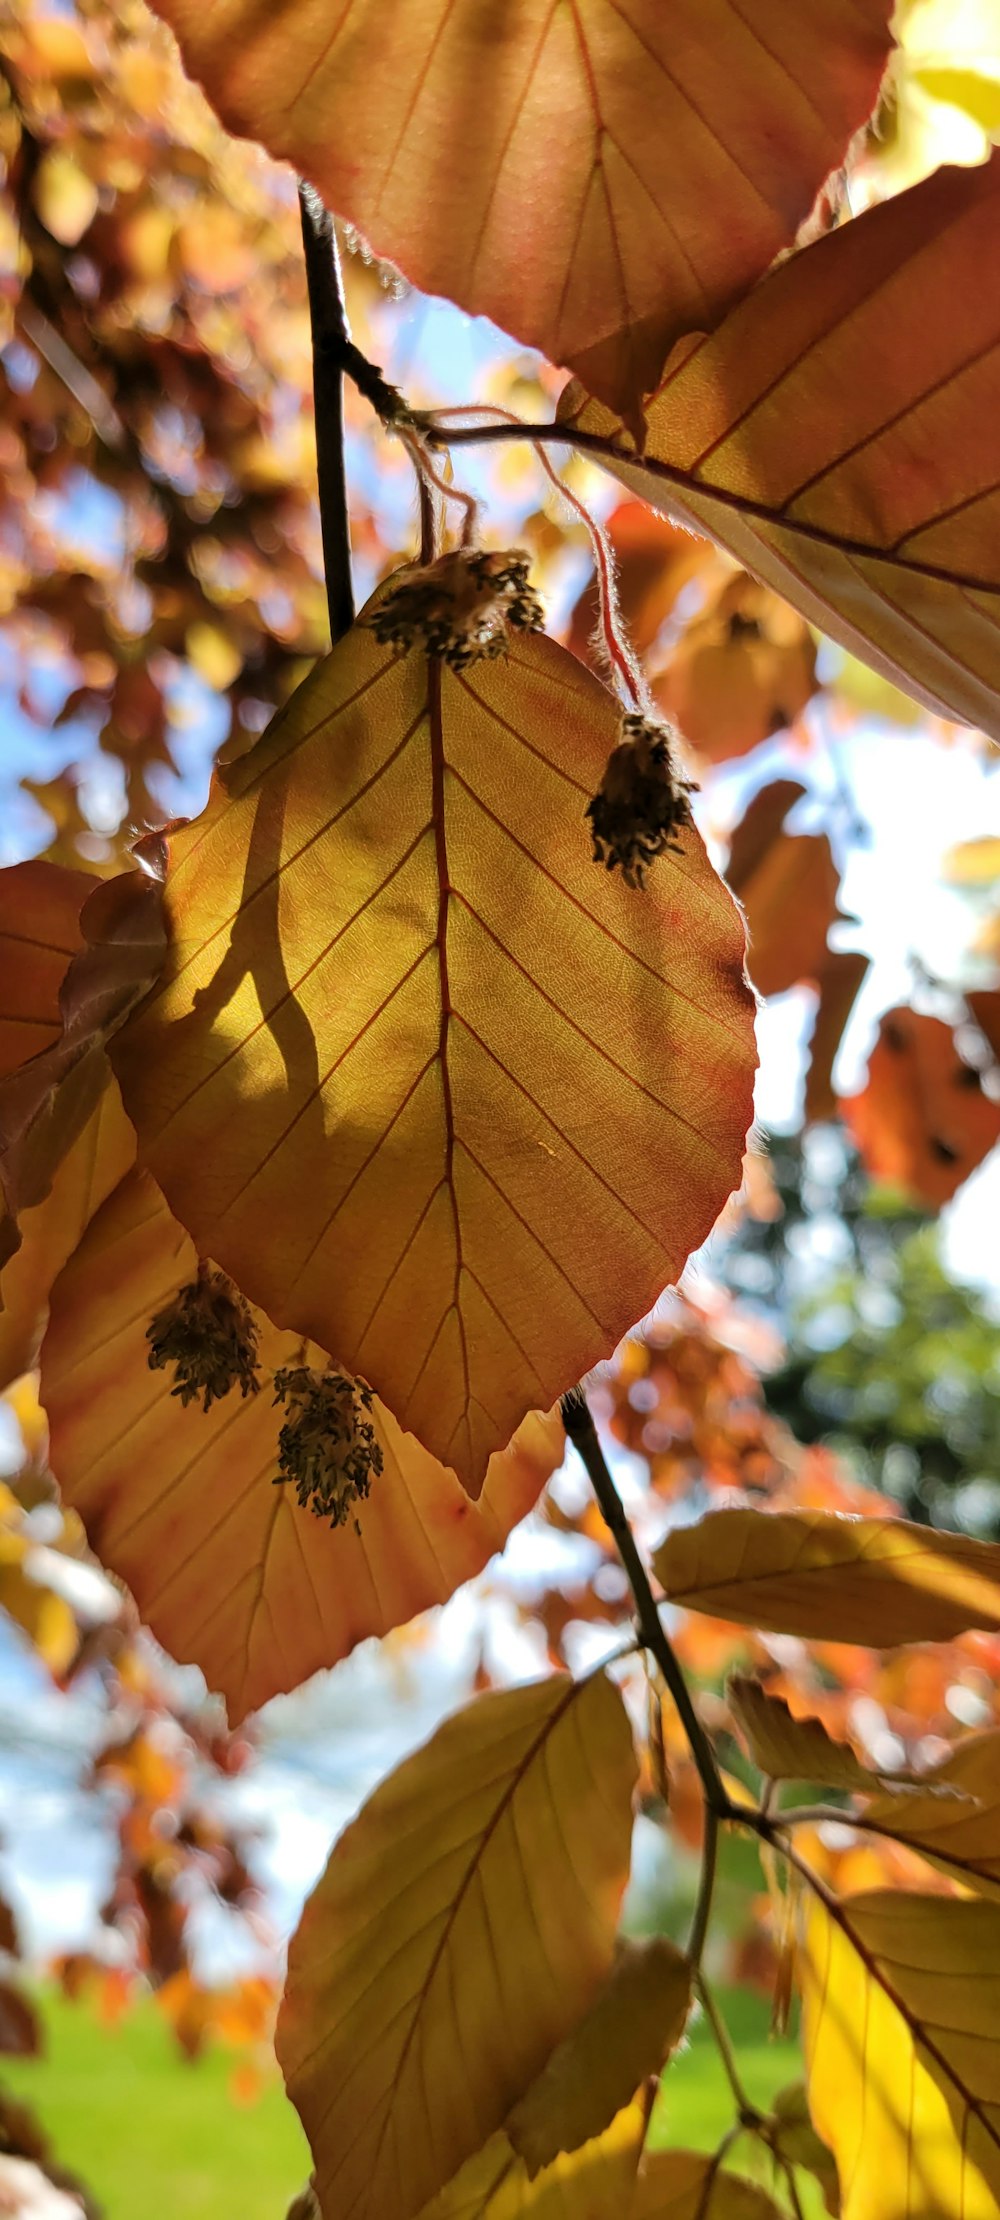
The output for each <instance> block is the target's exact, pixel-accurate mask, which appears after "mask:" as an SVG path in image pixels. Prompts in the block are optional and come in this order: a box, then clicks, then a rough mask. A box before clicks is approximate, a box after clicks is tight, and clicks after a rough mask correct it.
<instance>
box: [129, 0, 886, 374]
mask: <svg viewBox="0 0 1000 2220" xmlns="http://www.w3.org/2000/svg"><path fill="white" fill-rule="evenodd" d="M159 12H160V13H161V15H164V16H165V17H166V19H167V22H168V23H170V24H171V26H172V28H173V29H174V30H175V31H176V33H177V36H178V38H179V40H180V43H181V49H182V52H183V55H184V59H185V62H186V64H187V67H188V68H189V70H191V72H192V74H193V75H194V76H196V77H197V78H199V79H200V80H201V81H202V83H203V84H204V85H205V88H206V90H207V92H208V94H209V97H210V99H211V100H213V101H214V102H215V104H216V106H217V108H218V110H219V113H220V115H221V116H222V118H223V121H224V122H225V123H227V124H228V126H229V128H230V130H234V131H237V132H241V133H246V134H248V135H249V136H251V137H253V138H256V139H260V140H262V141H263V143H264V145H265V146H266V147H267V148H268V151H269V152H270V153H271V154H275V155H277V156H278V157H279V158H280V159H283V160H287V161H290V162H292V163H293V165H294V167H295V168H296V169H297V170H299V171H301V172H303V173H304V174H305V175H306V176H307V177H309V178H311V179H312V181H313V183H314V184H315V185H317V186H318V187H319V189H320V191H321V193H322V194H323V197H324V199H325V200H326V201H327V203H328V205H329V206H330V207H331V208H333V209H335V210H336V211H337V213H338V215H341V216H344V217H346V218H347V219H348V220H349V221H350V222H351V223H352V224H356V225H357V226H358V228H359V230H360V231H362V232H363V233H364V235H365V237H366V238H367V240H368V241H369V242H370V244H371V246H372V247H373V248H374V250H375V252H376V254H378V255H382V256H384V257H386V258H387V259H388V260H389V261H392V262H394V263H396V264H397V265H398V266H399V268H400V269H401V270H402V271H403V274H404V276H406V277H408V278H410V279H411V280H412V282H413V283H414V284H415V285H418V286H420V288H421V289H422V291H423V292H425V293H444V294H447V295H449V296H450V297H451V298H452V299H453V300H456V301H458V302H459V304H460V306H461V307H463V308H466V309H469V310H470V311H471V312H472V313H473V314H483V315H486V316H490V317H492V319H493V321H494V323H497V324H500V325H502V326H503V327H504V328H505V329H506V330H508V331H510V332H512V333H513V334H514V336H515V338H518V339H522V340H527V341H528V342H529V343H530V344H531V345H532V346H536V347H539V348H540V349H541V350H542V351H543V353H545V354H547V355H548V356H549V359H550V361H553V362H568V363H572V364H574V365H575V367H576V368H577V369H578V371H579V373H580V375H581V377H582V378H583V379H584V380H585V382H586V383H587V385H588V386H589V388H590V390H591V391H593V392H595V393H602V394H604V395H605V396H606V397H607V398H609V399H611V400H614V401H615V402H616V404H617V405H619V406H622V407H625V408H626V409H627V408H629V406H630V405H631V404H632V403H634V402H635V401H636V400H637V399H638V398H639V397H640V396H641V395H642V393H644V392H648V390H649V388H650V387H651V386H652V385H653V384H654V383H655V381H656V378H657V377H658V376H659V373H660V370H661V367H662V365H663V362H664V361H665V359H666V355H667V351H668V348H669V346H670V344H671V342H672V340H673V338H675V337H676V335H677V334H678V333H679V332H684V331H690V330H692V329H702V328H703V327H704V325H705V324H706V322H708V323H711V322H713V321H715V320H716V319H717V318H718V316H719V315H720V314H721V312H722V311H723V309H724V308H725V307H726V306H727V305H728V303H729V302H730V301H732V300H734V299H737V298H738V297H739V295H740V294H741V293H742V292H743V291H744V290H745V289H746V287H747V286H748V285H749V284H751V283H752V282H753V280H754V279H755V278H756V277H759V276H760V275H761V274H762V272H763V271H764V270H765V269H766V268H767V267H768V265H769V263H770V262H771V261H772V260H773V258H774V256H775V254H776V253H777V252H778V251H779V249H780V248H782V247H783V246H786V245H788V244H790V242H791V241H792V239H793V238H794V236H795V233H796V231H797V230H798V228H799V225H800V224H801V223H802V222H803V220H804V219H805V217H806V216H807V215H808V214H809V211H810V209H811V207H812V204H813V201H814V199H815V197H816V194H817V192H818V190H819V188H820V186H821V185H822V184H823V182H824V180H825V179H826V178H827V176H828V175H829V173H830V171H831V170H832V169H834V168H836V167H837V165H838V164H839V163H840V162H841V161H842V159H843V157H844V155H845V153H846V150H847V147H848V144H849V142H850V140H851V138H852V136H853V134H854V132H855V131H856V130H857V129H858V128H859V126H860V125H861V124H863V123H864V122H865V120H866V118H867V116H868V115H869V114H870V112H871V109H872V108H873V107H874V105H875V100H876V96H877V93H878V87H879V80H880V78H881V75H882V70H883V66H884V63H885V60H886V56H887V54H888V52H889V46H890V40H889V35H888V21H889V14H890V9H889V6H888V4H887V0H860V4H859V0H855V4H854V5H852V6H850V7H845V6H843V5H841V4H839V0H812V5H811V6H810V8H809V9H808V10H807V11H803V10H801V9H797V8H795V7H785V8H781V9H777V10H776V9H774V8H772V9H770V10H769V11H768V14H767V17H766V21H765V27H764V29H763V30H758V28H757V21H758V19H756V18H754V17H753V15H752V14H751V13H750V12H749V11H748V10H747V9H746V8H741V7H740V6H738V5H737V4H736V0H716V4H715V5H714V6H713V7H712V9H711V10H710V11H709V12H708V13H706V11H705V9H704V8H703V7H702V6H700V5H699V4H698V0H685V4H683V5H681V4H680V0H675V4H674V5H673V6H672V7H671V8H669V9H666V8H664V6H663V4H662V0H625V4H622V5H614V6H611V5H608V4H607V0H583V4H582V5H576V6H574V7H572V8H568V7H553V6H551V5H550V0H520V4H519V5H518V6H517V7H516V8H514V7H510V6H507V7H503V6H501V7H499V8H496V7H493V8H486V9H484V8H483V5H482V0H448V4H447V5H444V4H443V0H435V4H433V5H431V6H428V0H396V5H395V6H394V8H393V11H392V18H391V26H389V27H387V21H386V15H385V10H384V7H383V6H382V5H381V4H380V0H355V4H354V5H352V6H351V7H350V8H348V9H344V8H341V7H338V6H335V5H334V0H326V4H320V5H316V4H315V0H286V5H285V6H283V7H282V8H280V9H272V8H263V9H262V8H260V7H258V6H255V5H253V4H252V0H159ZM470 103H471V106H470ZM473 113H474V114H475V117H476V119H477V120H476V126H475V128H471V127H470V119H471V118H472V116H473ZM487 118H488V122H487Z"/></svg>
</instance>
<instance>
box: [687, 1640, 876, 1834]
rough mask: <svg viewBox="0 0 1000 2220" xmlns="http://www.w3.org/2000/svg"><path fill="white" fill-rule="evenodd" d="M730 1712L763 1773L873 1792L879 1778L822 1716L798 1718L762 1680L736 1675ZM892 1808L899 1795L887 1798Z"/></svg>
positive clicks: (730, 1694)
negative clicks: (831, 1731) (832, 1730)
mask: <svg viewBox="0 0 1000 2220" xmlns="http://www.w3.org/2000/svg"><path fill="white" fill-rule="evenodd" d="M726 1695H727V1697H728V1700H729V1705H730V1708H731V1710H732V1711H733V1712H734V1713H735V1715H736V1718H737V1721H738V1723H739V1725H740V1727H741V1728H742V1730H743V1733H744V1735H745V1737H746V1741H747V1746H748V1748H749V1751H750V1755H751V1757H752V1759H753V1762H754V1764H755V1765H756V1767H757V1769H758V1772H761V1773H763V1774H764V1775H765V1776H766V1778H767V1779H768V1780H772V1781H821V1782H822V1784H823V1786H824V1788H840V1789H845V1790H846V1791H847V1792H848V1793H855V1792H858V1791H861V1792H866V1793H867V1792H870V1791H871V1790H872V1789H873V1788H875V1787H877V1786H878V1776H877V1775H876V1774H875V1773H873V1772H872V1771H871V1770H870V1769H869V1767H868V1766H867V1765H863V1764H862V1762H861V1759H860V1758H859V1757H858V1756H857V1755H856V1754H855V1752H854V1751H853V1750H852V1749H851V1747H850V1744H849V1743H847V1742H837V1741H835V1740H834V1737H833V1735H831V1734H829V1733H828V1732H827V1729H826V1728H825V1726H824V1725H823V1721H822V1719H816V1718H805V1719H797V1718H796V1716H795V1714H794V1712H793V1711H791V1710H790V1708H789V1706H788V1704H787V1703H786V1702H785V1699H784V1697H783V1696H772V1695H770V1694H769V1692H768V1690H767V1689H766V1688H764V1687H762V1686H761V1683H760V1681H759V1680H751V1679H750V1678H749V1677H748V1675H746V1674H744V1673H733V1674H732V1675H731V1677H730V1679H729V1681H728V1683H727V1686H726ZM887 1801H888V1802H890V1804H891V1806H892V1808H893V1809H896V1808H898V1807H897V1806H896V1804H895V1800H894V1799H887Z"/></svg>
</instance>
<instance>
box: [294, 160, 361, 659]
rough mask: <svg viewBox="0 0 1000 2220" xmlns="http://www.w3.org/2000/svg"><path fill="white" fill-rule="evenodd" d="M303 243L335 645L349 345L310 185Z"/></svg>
mask: <svg viewBox="0 0 1000 2220" xmlns="http://www.w3.org/2000/svg"><path fill="white" fill-rule="evenodd" d="M299 211H300V214H301V218H302V245H303V248H304V251H305V260H306V282H307V284H308V287H309V317H310V322H311V325H312V350H313V398H314V403H315V412H316V464H317V472H318V476H319V516H320V527H321V530H322V534H323V566H324V569H325V571H326V600H327V607H328V609H329V612H330V637H331V639H332V641H333V644H334V647H336V644H337V641H338V640H342V639H343V638H344V635H345V633H347V632H349V631H350V629H351V626H352V624H353V623H354V592H353V587H352V584H351V527H350V519H349V516H348V509H347V475H346V471H345V467H344V378H343V371H344V354H345V350H346V349H347V347H348V346H349V345H350V332H349V330H348V324H347V309H346V306H345V303H344V287H343V280H342V277H341V271H340V254H339V252H338V248H337V234H336V230H335V228H334V221H333V217H332V216H331V214H330V211H329V209H328V208H325V207H324V206H323V202H322V201H321V199H320V197H319V194H318V193H317V192H314V190H313V187H312V186H311V185H305V184H300V186H299Z"/></svg>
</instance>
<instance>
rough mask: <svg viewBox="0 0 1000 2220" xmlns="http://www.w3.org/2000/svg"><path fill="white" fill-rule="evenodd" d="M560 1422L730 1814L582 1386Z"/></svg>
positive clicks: (700, 1761) (714, 1803) (692, 1737)
mask: <svg viewBox="0 0 1000 2220" xmlns="http://www.w3.org/2000/svg"><path fill="white" fill-rule="evenodd" d="M560 1410H561V1412H562V1422H563V1425H564V1426H565V1428H566V1432H567V1434H568V1436H569V1439H570V1441H571V1442H572V1444H573V1447H574V1449H575V1450H576V1452H577V1455H578V1456H579V1457H580V1459H581V1461H582V1463H583V1464H584V1465H585V1467H586V1470H587V1474H588V1477H589V1479H590V1482H591V1485H592V1487H593V1490H594V1494H595V1495H596V1497H597V1501H598V1504H599V1506H600V1510H601V1516H602V1518H603V1519H604V1522H605V1524H606V1526H608V1527H609V1529H610V1531H611V1533H612V1535H613V1536H614V1541H615V1546H616V1548H617V1551H618V1555H619V1557H620V1558H621V1561H622V1564H623V1565H624V1567H625V1571H626V1573H627V1575H628V1583H629V1587H630V1588H631V1590H632V1596H633V1600H634V1603H635V1616H636V1622H637V1624H638V1628H639V1633H640V1635H641V1637H642V1641H643V1646H644V1648H646V1649H647V1650H650V1651H651V1653H652V1655H653V1656H654V1657H655V1659H656V1662H657V1664H658V1666H659V1668H660V1671H661V1673H662V1674H663V1678H664V1680H665V1681H666V1684H667V1687H668V1688H669V1690H670V1693H671V1695H672V1697H673V1699H674V1702H675V1704H676V1706H677V1709H678V1711H679V1713H680V1717H681V1722H682V1724H683V1727H684V1732H685V1734H686V1735H687V1738H688V1743H689V1745H690V1749H691V1755H692V1757H693V1759H694V1762H695V1765H696V1766H697V1768H698V1773H699V1777H700V1779H701V1785H702V1788H703V1789H704V1792H705V1802H706V1804H707V1805H708V1806H709V1809H710V1810H711V1811H713V1812H715V1814H716V1816H717V1817H718V1818H719V1819H728V1818H729V1817H730V1816H734V1815H731V1813H730V1806H729V1798H728V1797H727V1795H726V1792H725V1789H724V1787H723V1785H722V1776H721V1774H720V1772H719V1768H718V1765H717V1764H716V1761H715V1752H714V1750H713V1748H712V1745H711V1743H710V1741H709V1739H708V1736H707V1734H706V1733H705V1729H704V1727H703V1726H702V1723H701V1720H700V1719H699V1717H698V1714H697V1712H696V1710H695V1708H694V1704H693V1703H692V1700H691V1696H690V1693H689V1690H688V1685H687V1682H686V1680H685V1678H684V1675H683V1673H682V1671H681V1668H680V1665H679V1663H678V1660H677V1658H676V1657H675V1655H674V1651H673V1647H672V1645H671V1643H670V1640H669V1638H668V1636H667V1632H666V1629H665V1627H664V1626H663V1623H662V1620H661V1618H660V1614H659V1612H658V1610H657V1608H656V1602H655V1599H654V1596H653V1591H652V1589H651V1587H650V1585H649V1575H648V1573H647V1571H646V1568H645V1566H644V1564H643V1562H642V1558H641V1557H640V1555H639V1551H638V1548H637V1547H636V1542H635V1537H634V1535H633V1533H632V1529H631V1527H630V1525H629V1522H628V1519H627V1518H626V1516H625V1507H624V1505H623V1503H622V1499H621V1497H620V1495H619V1493H618V1490H617V1488H616V1487H615V1483H614V1481H613V1479H612V1477H611V1474H610V1472H609V1470H608V1467H607V1464H606V1462H605V1458H604V1452H603V1450H602V1448H601V1445H600V1442H599V1441H598V1438H597V1429H596V1427H595V1425H594V1421H593V1419H592V1418H591V1415H590V1412H589V1410H588V1408H587V1399H586V1396H585V1395H584V1392H583V1389H582V1388H578V1387H577V1388H572V1389H571V1391H570V1393H569V1394H568V1395H564V1396H563V1399H562V1402H561V1404H560Z"/></svg>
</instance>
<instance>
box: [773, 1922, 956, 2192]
mask: <svg viewBox="0 0 1000 2220" xmlns="http://www.w3.org/2000/svg"><path fill="white" fill-rule="evenodd" d="M799 1970H800V1981H801V1987H802V2004H803V2046H804V2050H805V2059H806V2079H807V2084H808V2089H809V2102H810V2106H811V2109H812V2115H813V2119H814V2121H815V2124H816V2127H817V2128H818V2130H819V2133H820V2135H821V2136H822V2138H823V2140H824V2142H825V2143H828V2144H829V2145H830V2148H831V2149H832V2150H833V2152H834V2155H835V2157H836V2160H837V2171H838V2174H839V2176H840V2188H841V2198H842V2205H841V2210H842V2213H843V2220H996V2214H997V2211H998V2209H1000V1907H998V1906H997V1905H994V1904H987V1903H983V1902H981V1901H975V1900H966V1901H962V1900H960V1899H957V1898H950V1897H946V1896H941V1895H934V1896H922V1895H917V1894H912V1895H911V1894H909V1893H907V1892H905V1891H901V1892H892V1893H889V1892H888V1891H885V1892H883V1891H881V1890H878V1891H873V1892H872V1893H871V1894H868V1895H865V1896H853V1897H846V1898H844V1899H842V1900H841V1901H840V1902H837V1901H836V1900H834V1899H829V1900H825V1901H824V1900H822V1899H819V1898H817V1899H816V1900H815V1901H814V1902H812V1903H811V1904H810V1906H809V1909H808V1915H807V1919H806V1925H805V1936H804V1942H803V1946H802V1949H801V1952H800V1958H799Z"/></svg>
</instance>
